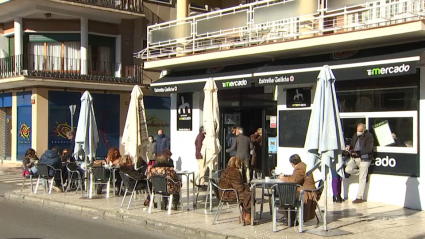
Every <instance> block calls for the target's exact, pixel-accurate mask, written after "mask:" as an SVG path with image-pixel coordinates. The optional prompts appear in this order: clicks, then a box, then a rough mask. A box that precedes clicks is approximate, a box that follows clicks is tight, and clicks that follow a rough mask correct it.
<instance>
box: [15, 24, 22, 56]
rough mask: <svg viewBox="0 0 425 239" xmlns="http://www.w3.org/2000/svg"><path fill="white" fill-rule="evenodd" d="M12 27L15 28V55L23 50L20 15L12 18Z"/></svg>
mask: <svg viewBox="0 0 425 239" xmlns="http://www.w3.org/2000/svg"><path fill="white" fill-rule="evenodd" d="M13 25H14V28H15V32H14V33H15V37H14V39H15V56H19V55H21V54H22V50H23V43H24V39H23V34H24V33H23V30H22V18H21V17H15V18H14V24H13Z"/></svg>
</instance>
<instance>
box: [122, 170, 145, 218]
mask: <svg viewBox="0 0 425 239" xmlns="http://www.w3.org/2000/svg"><path fill="white" fill-rule="evenodd" d="M120 176H121V180H122V183H123V186H124V188H125V192H124V197H123V199H122V201H121V207H122V205H123V204H124V200H125V197H126V196H127V193H129V192H131V196H130V201H128V206H127V210H128V209H129V208H130V204H131V200H132V199H133V195H134V193H136V194H137V192H138V191H140V190H147V191H148V194H149V195H150V189H149V181H148V180H147V179H144V181H146V185H143V184H140V183H139V181H137V180H136V179H134V178H132V177H131V176H130V175H128V174H126V173H120Z"/></svg>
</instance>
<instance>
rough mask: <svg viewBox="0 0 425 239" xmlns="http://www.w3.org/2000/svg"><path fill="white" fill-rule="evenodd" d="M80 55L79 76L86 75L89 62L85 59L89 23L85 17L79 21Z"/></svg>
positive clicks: (87, 47)
mask: <svg viewBox="0 0 425 239" xmlns="http://www.w3.org/2000/svg"><path fill="white" fill-rule="evenodd" d="M80 44H81V48H80V55H81V69H80V71H81V74H82V75H87V73H88V66H89V65H90V60H91V59H87V56H88V49H89V21H88V19H87V18H86V17H82V18H81V19H80Z"/></svg>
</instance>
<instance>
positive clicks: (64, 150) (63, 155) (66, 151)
mask: <svg viewBox="0 0 425 239" xmlns="http://www.w3.org/2000/svg"><path fill="white" fill-rule="evenodd" d="M67 155H68V149H63V150H62V155H61V158H62V162H68V160H69V158H68V157H67Z"/></svg>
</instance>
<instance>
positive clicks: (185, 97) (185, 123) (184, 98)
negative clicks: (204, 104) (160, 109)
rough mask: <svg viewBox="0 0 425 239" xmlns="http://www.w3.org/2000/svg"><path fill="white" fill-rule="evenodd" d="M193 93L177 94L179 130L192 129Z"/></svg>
mask: <svg viewBox="0 0 425 239" xmlns="http://www.w3.org/2000/svg"><path fill="white" fill-rule="evenodd" d="M192 109H193V108H192V93H185V94H177V131H192Z"/></svg>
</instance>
